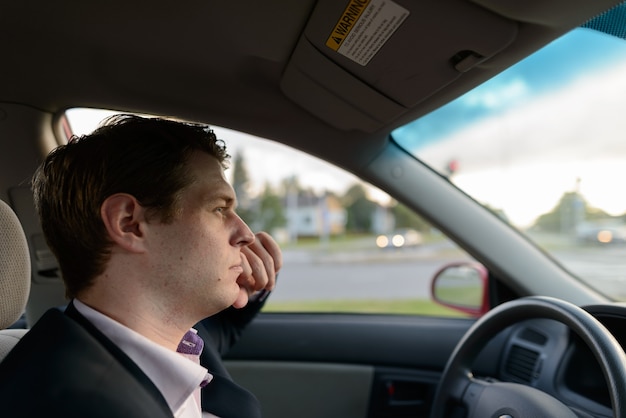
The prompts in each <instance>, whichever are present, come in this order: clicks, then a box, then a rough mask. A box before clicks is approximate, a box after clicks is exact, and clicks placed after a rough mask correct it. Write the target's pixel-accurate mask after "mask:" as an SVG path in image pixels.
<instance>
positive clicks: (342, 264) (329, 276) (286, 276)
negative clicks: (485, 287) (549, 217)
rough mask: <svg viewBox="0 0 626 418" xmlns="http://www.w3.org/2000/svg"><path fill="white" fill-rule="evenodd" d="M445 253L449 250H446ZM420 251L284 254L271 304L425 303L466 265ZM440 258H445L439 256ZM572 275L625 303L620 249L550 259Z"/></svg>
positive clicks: (456, 256)
mask: <svg viewBox="0 0 626 418" xmlns="http://www.w3.org/2000/svg"><path fill="white" fill-rule="evenodd" d="M448 249H449V248H448ZM440 250H441V248H435V247H432V246H430V247H421V248H419V249H413V250H410V251H411V252H409V251H408V250H407V251H402V250H401V251H393V250H392V251H389V252H381V251H380V250H378V249H374V250H369V249H365V250H363V251H361V252H356V253H354V252H353V253H350V254H341V253H339V254H326V255H321V256H320V255H319V254H318V255H317V256H311V254H310V253H306V252H299V251H294V250H291V251H289V250H287V251H285V252H284V257H285V264H284V267H283V269H282V271H281V272H280V275H279V285H278V286H277V289H276V290H275V291H274V293H273V295H272V300H274V301H307V300H320V299H323V300H341V299H412V298H424V299H428V298H430V282H431V280H432V278H433V276H434V275H435V273H436V272H437V271H438V270H439V269H440V268H441V267H443V266H444V265H446V264H447V263H451V262H454V261H460V260H464V259H465V260H467V259H468V258H467V256H465V255H463V253H462V252H460V251H443V252H442V251H440ZM442 254H445V255H442ZM554 255H555V257H556V258H557V259H558V260H560V261H561V262H562V263H563V264H564V265H565V266H567V268H569V269H570V271H572V272H573V273H574V274H578V275H580V276H581V277H587V278H592V280H590V281H591V282H592V283H593V284H594V286H596V287H597V288H598V289H599V290H601V291H603V292H605V293H606V294H608V295H611V297H617V298H620V299H623V300H626V248H625V247H615V248H597V249H593V248H592V249H588V248H587V249H584V250H576V249H573V250H566V251H560V252H558V253H555V254H554Z"/></svg>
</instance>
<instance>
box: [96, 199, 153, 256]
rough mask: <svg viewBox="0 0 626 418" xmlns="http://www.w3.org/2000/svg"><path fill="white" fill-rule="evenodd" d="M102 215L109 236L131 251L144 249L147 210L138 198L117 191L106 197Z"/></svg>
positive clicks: (101, 208)
mask: <svg viewBox="0 0 626 418" xmlns="http://www.w3.org/2000/svg"><path fill="white" fill-rule="evenodd" d="M100 216H101V217H102V221H103V222H104V227H105V228H106V230H107V232H108V234H109V238H110V239H111V240H112V241H113V242H115V243H116V244H117V245H119V246H120V247H122V248H124V249H125V250H127V251H130V252H142V251H143V249H144V240H143V239H144V230H143V229H144V224H145V210H144V208H143V207H142V206H141V205H140V204H139V202H138V201H137V199H135V198H134V197H133V196H132V195H129V194H126V193H117V194H114V195H111V196H109V197H108V198H106V199H105V201H104V202H103V203H102V206H100Z"/></svg>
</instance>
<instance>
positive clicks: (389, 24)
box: [326, 0, 409, 65]
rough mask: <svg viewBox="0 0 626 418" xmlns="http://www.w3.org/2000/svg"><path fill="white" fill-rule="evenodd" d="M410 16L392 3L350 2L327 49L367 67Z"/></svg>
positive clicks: (375, 1) (353, 0)
mask: <svg viewBox="0 0 626 418" xmlns="http://www.w3.org/2000/svg"><path fill="white" fill-rule="evenodd" d="M408 15H409V11H408V10H406V9H405V8H404V7H402V6H400V5H398V4H396V3H394V2H392V1H389V0H350V3H349V4H348V7H346V9H345V10H344V12H343V15H342V16H341V18H340V19H339V22H337V25H335V28H334V29H333V32H332V33H331V34H330V36H329V37H328V39H327V40H326V46H327V47H329V48H331V49H332V50H333V51H336V52H338V53H340V54H341V55H343V56H345V57H347V58H350V59H351V60H352V61H354V62H356V63H358V64H361V65H367V63H368V62H370V60H371V59H372V58H373V57H374V55H376V53H377V52H378V51H379V50H380V48H382V46H383V45H384V44H385V42H387V40H388V39H389V38H390V37H391V35H393V33H394V32H395V31H396V29H398V28H399V27H400V25H401V24H402V22H403V21H404V19H406V17H407V16H408Z"/></svg>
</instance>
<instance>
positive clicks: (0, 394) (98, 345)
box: [0, 304, 173, 418]
mask: <svg viewBox="0 0 626 418" xmlns="http://www.w3.org/2000/svg"><path fill="white" fill-rule="evenodd" d="M0 408H1V411H2V412H1V413H2V416H4V417H11V418H16V417H59V418H60V417H63V418H74V417H76V418H78V417H81V418H84V417H102V418H105V417H106V418H113V417H124V418H132V417H141V418H145V417H151V418H165V417H168V418H171V417H172V416H173V415H172V412H171V411H170V409H169V407H168V406H167V403H166V402H165V399H164V398H163V396H162V395H161V393H160V392H159V390H158V389H157V388H156V387H155V386H154V384H153V383H152V382H151V381H150V379H149V378H148V377H147V376H146V375H145V374H144V373H143V372H142V371H141V370H140V369H139V367H138V366H137V365H136V364H135V363H134V362H133V361H132V360H131V359H130V358H129V357H128V356H127V355H126V354H124V353H123V352H122V351H121V350H120V349H119V348H118V347H117V346H115V344H113V343H112V342H111V341H110V340H109V339H108V338H107V337H105V336H104V335H103V334H102V333H101V332H100V331H98V330H97V329H96V328H95V327H94V326H93V325H92V324H91V323H90V322H89V321H87V319H85V318H84V317H83V316H82V315H80V314H79V313H78V311H76V309H75V308H74V306H73V305H71V304H70V306H69V307H68V309H67V311H66V313H65V314H64V313H62V312H61V311H59V310H57V309H51V310H49V311H48V312H46V313H45V314H44V316H42V317H41V319H40V320H39V321H38V322H37V323H36V324H35V325H34V326H33V328H32V329H31V330H30V331H29V332H28V333H27V334H26V335H25V336H24V337H23V338H22V339H21V341H20V342H19V343H18V344H17V345H16V346H15V348H14V349H13V350H11V352H10V353H9V354H8V355H7V357H6V358H5V360H4V361H3V362H2V363H0Z"/></svg>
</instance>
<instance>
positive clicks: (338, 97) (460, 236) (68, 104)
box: [0, 0, 626, 418]
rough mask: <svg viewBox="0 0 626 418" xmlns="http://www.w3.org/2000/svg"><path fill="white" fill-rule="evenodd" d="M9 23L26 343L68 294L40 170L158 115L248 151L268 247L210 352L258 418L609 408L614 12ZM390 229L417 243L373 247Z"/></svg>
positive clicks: (368, 10)
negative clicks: (83, 144) (108, 124)
mask: <svg viewBox="0 0 626 418" xmlns="http://www.w3.org/2000/svg"><path fill="white" fill-rule="evenodd" d="M0 28H2V34H3V36H2V40H1V41H0V43H1V45H2V48H1V50H2V63H3V64H2V67H1V68H0V75H1V77H0V199H1V200H3V201H5V202H8V203H9V205H10V206H11V208H12V209H13V210H14V211H15V212H16V214H17V216H18V218H19V220H20V222H21V223H22V225H23V228H24V230H25V234H26V237H27V240H28V246H29V250H30V254H31V260H32V281H31V291H30V297H29V299H28V303H27V306H26V308H25V316H24V324H25V326H26V327H30V326H32V324H33V323H35V322H36V321H37V320H38V318H39V317H40V316H41V315H42V313H43V312H45V311H46V310H47V309H49V308H51V307H57V306H63V305H64V304H66V303H67V300H66V299H65V294H64V289H63V285H62V281H61V278H60V277H59V272H58V269H57V268H56V260H55V259H54V257H53V256H52V255H51V253H50V251H49V250H48V248H47V246H46V244H45V240H44V239H43V236H42V233H41V226H40V225H39V221H38V220H37V218H36V216H35V212H34V210H33V203H32V194H31V192H30V188H29V180H30V178H31V176H32V174H33V172H34V171H35V169H36V167H37V165H38V164H39V162H40V161H41V160H42V159H43V158H44V156H45V155H46V154H47V153H48V152H50V151H51V150H52V149H54V148H55V147H56V146H58V145H59V144H62V143H64V142H65V141H67V140H68V138H69V137H70V136H71V135H73V134H81V133H84V132H89V131H90V130H91V129H94V127H95V126H97V124H98V123H99V121H101V120H102V119H103V118H104V117H105V116H106V115H108V114H111V113H119V112H131V113H139V114H142V115H156V116H167V117H172V118H176V119H180V120H187V121H194V122H200V123H206V124H208V125H210V126H211V127H213V128H214V129H215V131H216V132H217V133H218V136H219V137H220V138H222V139H224V141H225V142H226V144H227V146H228V149H229V152H230V153H231V154H232V155H233V159H232V160H233V163H234V162H235V161H239V160H238V159H237V158H236V157H238V156H242V157H243V159H242V161H243V162H241V161H239V162H238V163H237V164H240V166H239V168H242V167H245V170H243V171H242V170H239V169H238V168H237V166H236V164H234V166H233V167H232V168H231V170H232V171H230V172H229V173H230V174H229V175H231V176H234V173H235V172H237V173H239V174H238V176H239V177H238V178H237V180H238V182H235V181H233V184H235V183H236V184H237V192H238V193H239V201H240V209H241V213H244V212H246V213H247V214H248V215H249V216H251V219H254V220H255V222H258V225H260V226H259V227H260V228H261V227H262V228H267V229H268V230H271V231H275V232H276V233H275V235H276V236H277V237H279V238H280V240H281V244H282V245H283V248H284V255H285V257H284V259H285V266H284V268H283V269H282V270H281V272H280V277H279V280H278V286H277V289H276V290H275V291H274V292H272V294H271V295H270V296H269V299H268V302H267V305H266V306H265V308H264V311H263V312H262V313H261V314H260V315H259V316H258V317H257V318H256V319H255V320H254V322H253V323H252V324H251V325H250V326H249V327H248V329H246V331H245V332H244V334H243V336H242V338H241V339H240V340H239V341H238V342H237V344H236V345H235V346H234V347H233V348H232V349H231V350H230V351H229V352H228V353H227V354H226V355H225V358H224V360H225V364H226V365H227V367H228V369H229V372H230V373H231V375H232V376H233V378H234V379H235V380H236V381H237V383H239V384H240V385H242V386H244V387H246V388H248V389H249V390H251V391H252V392H253V393H255V394H256V395H257V397H258V398H259V400H260V401H261V404H262V406H263V414H264V416H265V417H266V418H283V417H289V418H291V417H300V418H307V417H325V418H332V417H342V418H379V417H392V418H393V417H407V416H411V417H427V416H431V417H450V416H463V417H464V416H480V417H492V416H513V417H524V416H526V417H528V416H542V417H564V416H572V417H573V416H578V417H588V416H593V417H609V416H613V417H624V416H626V406H625V405H626V403H625V401H626V385H624V381H623V379H624V376H626V357H625V356H624V352H623V350H622V346H625V344H626V332H625V331H624V330H626V308H625V307H624V305H623V304H622V302H623V301H626V286H625V285H624V271H626V270H625V268H626V254H625V253H624V251H623V248H621V247H619V246H616V247H613V248H612V250H611V251H606V250H605V249H603V250H602V251H594V250H596V249H594V248H589V247H590V246H584V245H583V246H581V245H579V243H578V242H577V240H576V239H575V237H576V230H577V228H578V227H579V226H580V225H581V224H582V223H583V222H585V221H586V220H588V219H596V218H597V216H598V214H601V215H602V216H603V217H606V218H611V219H619V218H620V217H622V216H623V215H624V214H625V213H626V195H625V194H624V193H623V192H622V183H623V181H624V178H626V141H625V140H624V132H626V125H625V124H626V118H624V117H623V114H624V109H625V108H626V41H625V40H624V39H623V38H624V35H623V34H624V33H625V32H626V5H625V4H624V3H621V2H620V1H617V0H594V1H587V0H569V1H565V0H528V1H519V2H504V1H496V0H474V1H458V0H445V1H443V0H442V1H420V2H411V1H408V0H395V1H383V0H362V1H360V0H343V1H339V0H300V1H284V0H268V1H265V2H254V1H228V2H178V3H173V2H169V1H167V2H166V1H161V0H156V1H151V2H149V3H148V2H127V1H120V0H112V1H109V2H107V3H106V5H98V6H96V5H95V4H94V3H92V2H86V1H78V0H67V1H64V2H61V3H59V2H42V1H19V2H18V1H12V2H3V3H2V5H0ZM451 161H452V162H454V164H451V163H450V162H451ZM242 173H243V174H242ZM354 185H356V186H358V187H355V188H352V187H351V186H354ZM302 193H309V194H315V195H316V196H333V198H332V199H315V201H316V202H318V201H325V202H328V201H331V200H332V202H333V206H332V207H330V208H329V207H317V206H316V207H315V208H312V209H311V210H310V211H308V212H306V213H304V212H303V211H300V212H299V216H300V217H299V218H298V222H302V223H303V225H300V226H299V227H301V228H304V227H305V226H315V228H309V229H307V230H312V231H321V232H319V233H318V232H316V234H317V235H314V236H307V237H306V239H303V238H302V237H299V236H297V235H298V234H297V233H294V231H297V230H298V228H296V227H295V226H294V225H293V222H294V221H293V220H291V221H290V219H289V217H288V216H280V215H281V214H282V215H284V214H287V213H296V212H294V211H291V210H287V209H289V208H291V209H293V207H294V206H293V205H297V202H298V196H299V195H300V194H302ZM374 201H375V202H376V207H377V208H381V209H372V208H373V207H374V205H373V203H374ZM276 202H284V204H285V205H286V206H285V207H283V206H281V205H280V204H277V203H276ZM290 205H291V206H290ZM331 209H332V210H331ZM401 209H406V211H402V210H401ZM376 210H380V211H381V212H380V213H381V214H382V215H381V216H380V217H375V216H374V211H376ZM331 215H332V216H333V218H332V219H329V217H330V216H331ZM388 216H395V217H398V218H399V217H402V216H404V217H414V218H415V219H412V220H413V221H415V222H421V223H422V224H421V225H422V226H423V227H422V226H420V228H419V231H420V234H421V238H422V240H420V242H421V244H420V251H415V252H414V253H415V254H411V256H410V257H409V256H403V257H398V254H399V252H382V251H378V249H377V248H375V247H374V246H373V244H372V241H373V239H372V237H373V236H374V233H373V232H372V231H374V230H375V229H374V228H373V225H372V224H373V223H374V221H373V220H372V219H376V220H377V221H378V220H380V222H383V223H384V222H387V220H388V218H387V217H388ZM290 222H291V224H290ZM405 224H409V223H402V224H401V225H405ZM329 225H333V228H335V226H336V228H335V229H333V228H331V227H329ZM389 225H390V224H389ZM410 225H414V223H410ZM404 239H405V242H406V241H407V240H408V238H407V237H406V235H405V236H404ZM391 241H393V237H392V238H391ZM407 253H409V252H407ZM411 253H413V252H411ZM403 255H404V254H403ZM394 256H395V257H394ZM0 283H2V281H0ZM431 294H432V295H433V296H431ZM0 295H2V296H0V297H3V298H4V297H5V296H4V294H3V293H0ZM0 305H2V306H4V304H3V302H1V301H0ZM30 396H32V397H33V398H36V397H37V393H32V394H31V395H30ZM129 396H132V394H129ZM67 401H68V402H72V399H68V400H67ZM0 408H1V406H0ZM454 414H456V415H454Z"/></svg>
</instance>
